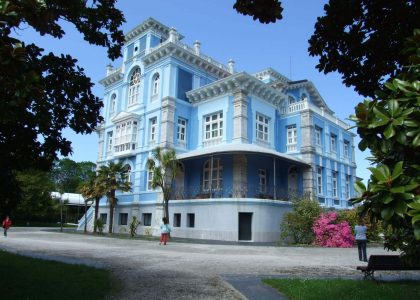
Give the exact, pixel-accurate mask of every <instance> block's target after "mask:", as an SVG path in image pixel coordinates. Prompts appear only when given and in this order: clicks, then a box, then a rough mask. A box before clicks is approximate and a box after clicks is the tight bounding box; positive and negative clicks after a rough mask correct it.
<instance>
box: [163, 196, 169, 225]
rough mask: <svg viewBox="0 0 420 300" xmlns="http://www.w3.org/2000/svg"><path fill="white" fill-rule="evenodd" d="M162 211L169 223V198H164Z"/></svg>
mask: <svg viewBox="0 0 420 300" xmlns="http://www.w3.org/2000/svg"><path fill="white" fill-rule="evenodd" d="M163 211H164V213H163V216H164V217H166V220H167V222H168V223H169V200H164V207H163Z"/></svg>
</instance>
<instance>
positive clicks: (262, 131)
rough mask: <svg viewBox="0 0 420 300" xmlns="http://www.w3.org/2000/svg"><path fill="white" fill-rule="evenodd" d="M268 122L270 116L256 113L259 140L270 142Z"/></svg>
mask: <svg viewBox="0 0 420 300" xmlns="http://www.w3.org/2000/svg"><path fill="white" fill-rule="evenodd" d="M268 124H269V118H268V117H266V116H263V115H260V114H257V115H256V122H255V126H256V133H257V140H259V141H263V142H268Z"/></svg>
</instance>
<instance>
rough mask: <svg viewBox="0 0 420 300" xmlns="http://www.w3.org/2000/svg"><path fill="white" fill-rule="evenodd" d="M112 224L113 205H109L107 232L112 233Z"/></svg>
mask: <svg viewBox="0 0 420 300" xmlns="http://www.w3.org/2000/svg"><path fill="white" fill-rule="evenodd" d="M112 223H114V205H113V204H111V203H110V204H109V227H108V232H109V233H112Z"/></svg>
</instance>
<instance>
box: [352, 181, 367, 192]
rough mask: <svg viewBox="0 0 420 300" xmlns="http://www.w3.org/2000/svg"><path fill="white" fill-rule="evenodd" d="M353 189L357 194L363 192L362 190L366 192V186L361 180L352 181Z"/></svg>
mask: <svg viewBox="0 0 420 300" xmlns="http://www.w3.org/2000/svg"><path fill="white" fill-rule="evenodd" d="M354 190H355V191H356V193H358V194H363V193H364V192H366V186H365V185H364V183H363V182H362V181H361V180H357V181H356V182H355V183H354Z"/></svg>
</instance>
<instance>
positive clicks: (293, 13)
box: [17, 0, 369, 179]
mask: <svg viewBox="0 0 420 300" xmlns="http://www.w3.org/2000/svg"><path fill="white" fill-rule="evenodd" d="M234 2H235V1H234V0H206V1H204V0H201V1H197V0H154V1H128V0H125V1H120V2H119V3H118V4H117V7H118V8H119V9H121V10H122V11H123V13H124V15H125V18H126V21H127V22H126V23H125V24H124V25H123V28H122V29H123V31H124V32H127V31H129V30H131V29H132V28H134V27H135V26H137V25H138V24H140V23H141V22H143V21H144V20H145V19H147V18H149V17H153V18H155V19H156V20H158V21H160V22H162V23H163V24H165V25H167V26H169V27H175V28H176V29H177V30H178V31H179V32H180V33H181V34H183V35H184V36H185V38H184V40H183V42H184V43H186V44H189V45H192V44H193V42H194V41H195V40H199V41H200V42H201V49H202V52H203V53H205V54H207V55H209V56H211V57H213V58H214V59H216V60H218V61H219V62H221V63H225V64H226V63H227V62H228V60H229V59H230V58H232V59H234V61H235V62H236V66H235V68H236V70H237V71H246V72H249V73H251V74H252V73H254V72H257V71H260V70H262V69H265V68H267V67H272V68H273V69H275V70H277V71H278V72H280V73H282V74H284V75H285V76H287V77H289V78H291V79H292V80H299V79H308V80H310V81H312V82H313V83H314V84H315V86H316V87H317V89H318V91H319V92H320V94H321V95H322V97H323V98H324V100H325V101H326V102H327V104H328V105H329V107H330V108H331V109H332V110H333V111H334V112H335V113H336V115H337V116H338V117H339V118H341V119H346V118H347V117H348V116H349V115H350V114H352V113H353V110H354V107H355V105H356V104H357V103H358V102H360V101H361V100H363V97H361V96H359V95H358V94H357V93H356V92H354V90H353V88H348V87H346V86H344V85H343V84H342V83H341V78H340V75H339V74H328V75H325V74H323V73H319V72H318V70H317V69H316V68H315V66H316V64H317V62H318V60H317V58H316V57H315V58H314V57H310V56H309V54H308V51H307V49H308V39H309V38H310V36H311V35H312V33H313V31H314V24H315V22H316V18H317V17H318V16H322V15H323V6H324V4H325V3H327V2H328V1H322V0H282V3H283V8H284V11H283V19H282V20H280V21H277V23H275V24H261V23H259V22H258V21H253V20H252V18H251V17H249V16H243V15H240V14H238V13H237V12H236V11H235V10H234V9H233V8H232V6H233V4H234ZM65 31H66V33H67V34H66V36H65V37H64V38H63V39H61V40H56V39H52V38H49V37H40V36H39V35H38V34H37V33H35V32H33V31H31V30H30V29H28V28H25V27H23V28H22V30H20V31H18V32H17V35H19V36H20V38H22V39H24V40H26V41H27V42H29V41H33V42H35V43H38V44H39V45H41V47H43V48H44V49H45V50H46V51H48V52H49V51H52V52H54V53H56V54H61V53H65V54H70V55H72V56H73V57H74V58H76V59H77V60H78V61H79V65H80V66H82V67H83V68H84V69H85V72H86V74H87V75H88V76H89V77H91V79H92V81H93V82H94V83H95V87H94V88H93V91H94V93H95V94H96V95H97V96H98V97H100V98H102V95H103V88H102V86H101V85H99V84H98V81H99V80H100V79H102V78H103V77H104V76H105V67H106V65H107V64H108V63H109V62H110V61H109V59H108V58H107V56H106V49H104V48H101V47H96V46H92V45H89V44H87V43H86V42H85V41H84V40H83V38H82V37H81V35H80V34H79V33H78V32H76V31H75V30H74V29H73V28H72V27H71V26H66V27H65ZM112 64H113V65H114V66H119V65H120V61H115V62H112ZM65 136H66V137H67V138H68V139H69V140H71V141H72V145H73V155H72V156H71V157H70V158H71V159H73V160H75V161H93V162H95V161H96V157H97V136H96V134H92V135H85V136H82V135H76V134H75V133H73V132H71V130H66V131H65ZM355 141H356V143H358V141H359V139H358V138H357V137H356V139H355ZM366 156H368V154H367V153H361V152H360V151H358V150H357V148H356V161H357V165H358V169H357V174H358V176H360V177H362V178H364V179H367V178H368V176H369V175H368V173H369V172H368V171H366V168H367V167H368V162H367V161H366V159H365V158H366Z"/></svg>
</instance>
